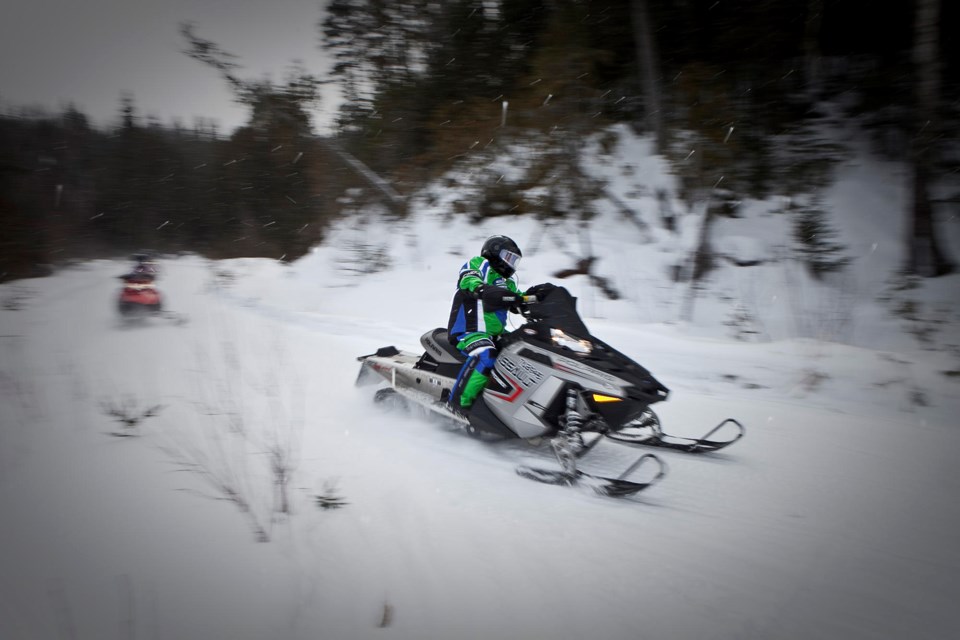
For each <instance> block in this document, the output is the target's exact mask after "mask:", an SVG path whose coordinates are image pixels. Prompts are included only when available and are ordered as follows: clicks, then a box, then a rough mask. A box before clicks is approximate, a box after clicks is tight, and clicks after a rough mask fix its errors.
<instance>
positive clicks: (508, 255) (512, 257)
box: [500, 249, 520, 271]
mask: <svg viewBox="0 0 960 640" xmlns="http://www.w3.org/2000/svg"><path fill="white" fill-rule="evenodd" d="M500 259H501V260H503V262H504V263H505V264H507V265H509V267H510V268H511V269H513V270H514V271H516V269H517V265H518V264H519V263H520V254H518V253H514V252H513V251H508V250H507V249H500Z"/></svg>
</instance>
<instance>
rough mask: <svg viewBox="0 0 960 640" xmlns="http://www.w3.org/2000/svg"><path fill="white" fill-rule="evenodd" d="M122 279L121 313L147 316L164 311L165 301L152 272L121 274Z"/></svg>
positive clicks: (127, 315)
mask: <svg viewBox="0 0 960 640" xmlns="http://www.w3.org/2000/svg"><path fill="white" fill-rule="evenodd" d="M120 279H121V280H123V288H122V289H121V290H120V298H119V300H118V301H117V308H118V309H119V311H120V315H122V316H125V317H134V316H145V315H154V314H158V313H160V312H161V311H162V309H163V301H162V299H161V297H160V292H159V291H157V288H156V285H155V284H154V279H155V276H154V275H153V274H152V273H136V272H133V273H126V274H124V275H122V276H120Z"/></svg>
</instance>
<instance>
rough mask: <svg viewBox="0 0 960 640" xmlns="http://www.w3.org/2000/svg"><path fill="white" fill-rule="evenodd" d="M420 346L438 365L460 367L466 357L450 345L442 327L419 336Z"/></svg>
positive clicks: (445, 331)
mask: <svg viewBox="0 0 960 640" xmlns="http://www.w3.org/2000/svg"><path fill="white" fill-rule="evenodd" d="M420 344H421V345H422V346H423V348H424V350H425V352H426V353H427V354H429V355H430V357H431V358H433V359H434V360H435V361H436V362H437V363H439V364H455V365H458V366H459V365H462V364H463V363H464V362H466V360H467V357H466V356H465V355H463V354H462V353H460V351H459V350H458V349H457V347H456V346H454V345H452V344H450V340H448V338H447V330H446V329H445V328H444V327H437V328H436V329H431V330H430V331H427V332H426V333H425V334H423V335H422V336H420Z"/></svg>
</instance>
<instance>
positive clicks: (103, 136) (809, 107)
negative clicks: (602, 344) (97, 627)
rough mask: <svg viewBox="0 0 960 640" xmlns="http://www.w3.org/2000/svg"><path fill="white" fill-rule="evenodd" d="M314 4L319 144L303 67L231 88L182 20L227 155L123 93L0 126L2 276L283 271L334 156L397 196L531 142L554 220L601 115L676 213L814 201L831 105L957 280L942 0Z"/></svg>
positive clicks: (2, 121)
mask: <svg viewBox="0 0 960 640" xmlns="http://www.w3.org/2000/svg"><path fill="white" fill-rule="evenodd" d="M325 8H326V11H325V13H324V14H323V17H322V18H321V19H319V21H318V25H317V27H318V28H317V31H318V45H319V47H320V48H321V49H323V51H324V53H325V55H327V56H328V57H329V58H330V59H331V60H332V61H333V67H332V72H331V78H330V81H333V82H336V83H337V84H338V86H339V88H340V89H341V91H342V94H343V97H344V102H343V106H342V108H341V109H340V111H339V113H338V117H337V133H336V135H335V136H333V137H331V138H330V139H329V140H323V139H318V138H316V137H315V136H314V134H313V131H312V127H311V123H310V119H309V114H310V113H311V110H312V109H313V108H314V107H316V105H317V102H318V95H319V94H318V87H319V85H320V83H321V80H319V79H318V78H316V77H314V76H311V75H310V74H307V73H306V72H304V71H303V70H302V69H300V68H297V67H292V68H291V69H290V73H289V75H288V77H287V78H286V79H285V80H284V81H283V82H280V83H271V82H264V81H251V80H246V79H245V78H244V77H243V69H242V66H241V65H240V64H239V63H238V61H237V59H236V58H234V57H233V56H232V55H231V54H229V53H228V52H227V51H225V50H224V49H221V48H220V46H219V45H218V44H217V43H214V42H211V41H208V40H205V39H203V38H202V37H200V36H199V35H198V34H197V31H196V30H195V29H194V27H193V26H192V25H184V26H183V27H182V34H181V35H182V37H183V42H184V44H185V53H186V54H187V55H189V56H190V57H192V58H193V59H195V60H197V61H198V62H199V63H200V64H204V65H206V66H208V67H209V68H210V71H211V73H212V74H216V75H219V77H220V78H221V80H222V81H223V82H224V83H226V85H227V86H228V87H229V88H230V89H231V91H233V93H234V96H235V98H236V99H237V101H238V102H240V103H242V104H244V105H246V106H247V107H248V109H249V113H250V118H249V122H248V123H247V125H246V126H244V127H242V128H241V129H239V130H238V131H236V132H234V133H233V134H232V135H231V136H230V137H229V138H223V137H221V136H218V135H216V132H215V131H212V130H211V129H209V128H207V129H204V128H202V127H201V128H194V129H189V130H187V129H183V128H176V127H174V128H170V127H164V126H161V125H159V124H158V123H151V122H144V120H143V118H140V117H138V115H137V105H136V104H135V101H134V97H125V98H124V99H123V101H122V102H121V107H120V114H119V115H120V122H119V125H118V126H117V127H116V128H114V129H112V130H109V131H100V130H95V129H93V128H92V127H90V126H89V124H88V123H87V120H86V118H85V117H84V115H83V114H81V113H79V112H77V111H76V110H74V109H68V110H66V111H64V112H63V113H61V114H58V115H56V116H47V117H14V116H9V115H8V116H3V117H0V216H2V221H3V228H4V233H3V234H2V235H0V250H2V254H0V255H2V258H0V260H2V265H0V273H8V274H14V273H22V272H24V270H25V269H28V268H29V267H30V266H32V265H36V264H39V263H43V262H49V261H54V260H57V259H60V258H69V257H74V256H77V255H82V254H84V253H87V254H95V255H102V254H103V253H108V252H119V251H128V250H132V249H136V248H139V247H143V246H149V247H151V248H154V249H158V250H171V251H175V250H191V251H201V252H204V253H208V254H210V255H214V256H231V255H271V256H275V257H280V256H282V255H286V256H287V257H289V258H292V257H296V256H297V255H300V254H301V253H302V252H304V251H305V250H306V249H307V248H308V247H309V246H310V245H311V244H312V243H315V242H317V241H318V240H319V239H320V238H321V237H322V232H323V227H324V225H325V223H326V222H327V221H328V220H330V219H331V218H332V217H333V216H335V215H336V211H337V205H336V199H337V197H338V196H339V195H340V194H341V193H342V191H343V190H344V189H346V188H349V187H352V186H355V185H358V184H362V179H361V176H360V174H359V173H357V172H356V171H354V170H353V169H351V167H350V166H348V165H351V164H353V165H354V166H358V165H356V163H345V162H344V157H346V156H345V155H344V152H348V153H349V154H350V155H349V158H350V159H351V160H357V161H359V162H362V163H363V165H365V166H366V167H369V168H371V169H373V171H375V172H376V173H377V174H379V175H380V176H383V177H385V178H386V179H388V180H389V181H390V182H391V184H392V185H393V186H394V187H395V188H396V189H398V190H399V191H400V192H402V193H411V192H413V191H414V190H415V189H416V188H417V187H418V186H419V185H421V184H423V183H424V182H425V181H426V180H428V179H431V178H433V177H436V176H438V175H440V174H441V173H442V172H443V171H444V170H445V169H447V168H448V167H449V166H451V164H452V163H453V162H456V161H458V160H460V159H462V158H465V157H470V156H471V155H473V154H481V153H491V152H494V151H495V150H496V149H498V148H501V145H505V144H509V143H511V142H515V141H521V140H524V139H528V140H536V141H538V142H539V143H541V144H546V145H549V146H550V149H551V150H550V151H549V152H546V153H544V154H543V159H542V161H541V163H540V165H539V166H538V167H537V168H536V169H535V170H532V171H531V176H529V177H528V178H527V180H528V184H524V185H522V186H525V187H529V186H532V185H533V184H534V183H536V184H543V181H544V180H553V183H552V186H551V192H552V193H554V194H555V196H554V197H553V199H552V200H551V201H550V203H549V204H548V205H547V206H548V208H550V209H551V212H552V213H554V214H556V213H557V212H559V213H560V214H563V212H564V210H563V208H562V206H561V205H560V204H559V203H560V202H561V201H565V202H567V211H568V212H569V209H570V208H576V207H579V206H580V205H581V204H582V203H584V202H586V201H588V200H589V198H590V197H591V194H590V193H589V191H590V189H593V188H594V187H595V185H590V184H588V183H586V182H584V181H583V180H582V175H580V174H579V172H578V168H577V166H578V165H577V151H578V148H579V144H580V142H581V141H582V140H583V139H584V137H585V136H586V135H588V134H590V133H591V132H594V131H597V130H598V129H599V128H600V127H602V126H604V125H607V124H610V123H613V122H626V123H630V124H631V125H632V126H634V127H635V128H636V129H637V130H639V131H644V132H648V133H653V134H655V136H656V140H657V146H658V149H659V150H660V152H661V153H663V154H664V155H665V156H666V157H667V158H668V159H669V160H671V162H672V163H673V165H674V167H675V170H676V172H677V174H678V176H679V177H680V179H681V182H682V184H683V188H684V192H685V195H686V196H687V197H689V198H690V199H691V200H696V199H698V198H704V197H706V196H705V194H710V193H712V194H714V195H716V193H717V191H716V186H717V184H718V182H719V181H720V179H721V177H722V182H723V189H724V192H725V193H728V194H730V197H729V200H735V199H736V198H738V197H742V196H744V195H750V196H764V195H767V194H769V193H774V192H777V193H786V194H787V195H793V194H804V193H806V194H815V192H816V190H817V189H819V188H820V187H821V186H822V184H823V181H824V180H826V179H827V177H825V176H827V175H828V173H829V166H830V164H831V163H832V162H834V161H835V160H836V158H835V156H834V155H833V154H832V153H831V151H830V150H829V149H828V148H827V147H825V146H823V145H820V144H819V143H818V142H817V141H816V140H815V139H813V138H812V137H811V136H810V135H808V132H809V131H810V130H811V125H813V124H815V123H816V122H818V121H819V120H820V119H822V118H823V117H825V114H824V113H823V112H822V111H821V110H820V109H819V105H821V104H822V103H823V101H824V100H834V101H835V102H837V103H838V104H842V105H843V108H844V109H845V113H844V114H843V115H844V116H845V117H849V118H857V119H858V121H859V122H860V123H861V124H863V125H864V126H865V127H866V128H867V129H868V130H869V131H872V132H873V133H874V134H875V136H876V140H877V142H878V149H879V150H881V151H883V152H884V153H886V154H888V155H890V156H891V157H894V158H897V159H902V160H907V161H909V162H910V163H911V166H913V167H914V176H915V177H914V185H915V191H914V192H915V194H916V197H915V199H914V200H915V204H914V206H913V208H912V210H911V211H910V212H905V215H908V216H909V219H910V220H912V221H913V222H912V225H911V227H910V228H911V229H912V230H913V231H912V233H913V240H912V241H911V245H910V246H911V254H910V255H911V259H910V263H909V264H908V265H907V267H908V269H910V270H913V271H914V272H917V273H920V274H922V275H937V274H940V273H945V272H947V271H949V270H950V268H951V267H952V265H951V263H950V261H949V258H948V257H947V252H946V251H945V249H944V248H943V247H941V246H940V244H939V243H938V240H937V234H936V225H935V224H934V221H935V210H936V203H935V199H934V197H933V195H932V189H933V187H935V186H936V184H937V181H938V178H939V177H940V176H942V175H944V174H945V173H946V172H949V171H952V170H953V169H955V167H951V166H950V165H949V164H948V162H949V160H948V158H949V156H947V155H946V154H945V153H944V150H945V149H947V148H949V146H950V145H951V144H953V143H955V142H956V140H955V137H956V134H955V133H954V132H955V131H957V127H956V126H955V125H956V120H957V118H956V116H957V114H956V110H955V108H951V107H950V105H955V104H956V103H957V99H958V98H960V88H958V87H960V64H958V62H960V44H956V43H955V42H954V39H951V38H948V37H945V36H947V35H948V34H949V26H950V25H951V24H954V23H956V21H957V18H958V13H960V6H957V5H956V3H949V2H942V1H941V0H891V1H890V2H886V3H874V2H869V1H868V0H724V1H722V2H717V1H716V0H677V1H673V0H670V1H668V0H502V1H501V2H496V3H491V2H486V1H484V0H439V1H438V0H407V1H405V2H397V1H395V0H329V1H328V2H327V3H326V7H325ZM146 107H147V109H149V105H146ZM734 131H735V132H736V133H735V134H733V135H731V134H732V133H733V132H734ZM692 148H695V149H696V150H697V154H696V155H695V156H694V157H693V159H692V160H691V159H690V149H692ZM514 186H521V185H491V190H493V191H496V190H499V191H500V192H505V191H507V190H508V189H509V188H512V187H514ZM564 189H566V190H567V191H570V193H569V194H566V195H565V194H562V193H561V191H563V190H564ZM578 193H579V195H578ZM489 198H490V202H488V203H487V205H490V206H487V205H483V206H480V205H478V211H480V214H481V215H485V214H487V213H489V214H496V213H497V212H498V211H502V210H504V205H503V203H500V204H498V203H497V202H495V200H496V199H497V198H500V199H505V200H509V198H510V194H509V193H500V194H493V195H490V196H489ZM717 201H718V202H719V204H718V207H721V209H722V206H723V202H720V201H719V200H717ZM481 204H483V203H481ZM509 204H510V203H509V202H506V206H507V208H509ZM484 212H486V213H484ZM537 213H544V212H543V211H539V212H537ZM905 226H906V225H905Z"/></svg>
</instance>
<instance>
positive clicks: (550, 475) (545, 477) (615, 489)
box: [517, 453, 667, 498]
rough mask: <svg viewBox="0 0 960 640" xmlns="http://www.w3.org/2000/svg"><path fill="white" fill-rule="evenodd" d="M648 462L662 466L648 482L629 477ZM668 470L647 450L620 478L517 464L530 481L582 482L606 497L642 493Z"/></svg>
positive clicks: (556, 483) (518, 469)
mask: <svg viewBox="0 0 960 640" xmlns="http://www.w3.org/2000/svg"><path fill="white" fill-rule="evenodd" d="M647 462H655V463H656V464H657V465H658V469H657V473H656V474H655V475H654V476H653V478H652V479H650V480H648V481H646V482H636V481H633V480H627V477H628V476H629V475H630V474H631V473H633V472H634V471H636V470H637V469H639V468H640V467H642V466H644V465H645V463H647ZM647 466H649V465H647ZM666 473H667V467H666V465H665V464H664V463H663V461H662V460H661V459H660V458H658V457H657V456H655V455H654V454H652V453H646V454H644V455H642V456H640V457H639V458H638V459H637V460H636V461H635V462H634V463H633V464H632V465H630V466H629V467H628V468H627V470H626V471H624V472H623V473H621V474H620V475H619V476H618V477H616V478H610V477H607V476H600V475H595V474H592V473H587V472H586V471H581V470H579V469H575V470H573V471H572V472H571V471H563V470H560V469H542V468H539V467H531V466H527V465H521V466H519V467H517V474H518V475H520V476H522V477H524V478H529V479H530V480H536V481H537V482H543V483H546V484H555V485H561V486H573V485H581V484H582V485H584V486H588V487H590V488H591V489H593V490H594V491H595V492H596V493H598V494H600V495H602V496H608V497H611V498H626V497H628V496H632V495H634V494H636V493H639V492H641V491H643V490H644V489H647V488H649V487H651V486H653V485H654V484H656V483H657V482H659V481H660V479H661V478H663V477H664V476H665V475H666Z"/></svg>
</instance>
